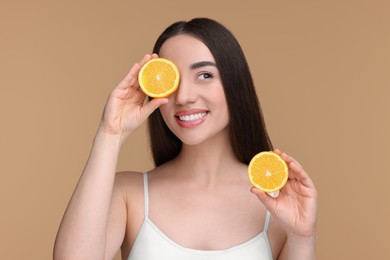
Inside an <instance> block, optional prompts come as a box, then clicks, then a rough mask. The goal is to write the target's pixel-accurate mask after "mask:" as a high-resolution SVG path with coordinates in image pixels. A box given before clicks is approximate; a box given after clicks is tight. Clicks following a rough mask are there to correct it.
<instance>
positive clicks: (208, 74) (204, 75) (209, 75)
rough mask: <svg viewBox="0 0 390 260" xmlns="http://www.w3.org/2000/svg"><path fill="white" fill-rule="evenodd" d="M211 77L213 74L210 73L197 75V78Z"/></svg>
mask: <svg viewBox="0 0 390 260" xmlns="http://www.w3.org/2000/svg"><path fill="white" fill-rule="evenodd" d="M212 77H213V74H211V73H201V74H200V75H199V76H198V79H200V80H205V79H210V78H212Z"/></svg>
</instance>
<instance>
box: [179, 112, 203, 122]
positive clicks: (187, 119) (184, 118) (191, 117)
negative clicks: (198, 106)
mask: <svg viewBox="0 0 390 260" xmlns="http://www.w3.org/2000/svg"><path fill="white" fill-rule="evenodd" d="M205 116H206V112H202V113H197V114H191V115H185V116H179V119H180V120H181V121H184V122H192V121H196V120H199V119H201V118H203V117H205Z"/></svg>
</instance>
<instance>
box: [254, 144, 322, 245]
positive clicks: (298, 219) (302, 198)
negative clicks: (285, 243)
mask: <svg viewBox="0 0 390 260" xmlns="http://www.w3.org/2000/svg"><path fill="white" fill-rule="evenodd" d="M274 152H275V153H277V154H279V155H280V156H281V157H282V158H283V159H284V160H285V161H286V163H287V165H288V168H289V177H288V178H289V180H288V181H287V183H286V185H285V186H284V187H283V188H282V189H281V190H280V193H279V196H278V197H277V198H272V197H271V196H269V195H268V194H267V193H265V192H262V191H260V190H259V189H257V188H255V187H253V188H251V192H253V193H254V194H256V195H257V197H258V198H259V199H260V201H261V202H263V204H264V206H265V207H266V208H267V210H268V211H270V213H271V214H272V216H273V217H274V218H275V219H276V220H277V221H278V222H279V223H280V224H281V225H282V226H283V227H284V228H285V230H286V232H287V236H294V237H299V238H313V237H315V229H316V219H317V190H316V188H315V186H314V183H313V181H312V180H311V179H310V177H309V175H308V174H307V173H306V172H305V170H304V169H303V168H302V166H301V165H300V164H299V163H298V162H297V161H296V160H295V159H294V158H292V157H291V156H289V155H287V154H285V153H282V152H280V151H279V150H277V149H276V150H274Z"/></svg>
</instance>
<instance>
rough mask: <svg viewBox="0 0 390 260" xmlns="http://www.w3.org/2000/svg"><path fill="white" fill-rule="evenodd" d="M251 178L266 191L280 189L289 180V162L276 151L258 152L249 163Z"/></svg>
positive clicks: (253, 183)
mask: <svg viewBox="0 0 390 260" xmlns="http://www.w3.org/2000/svg"><path fill="white" fill-rule="evenodd" d="M248 174H249V180H250V182H251V183H252V185H253V186H255V187H256V188H258V189H260V190H262V191H264V192H275V191H279V190H280V189H281V188H283V186H284V185H285V184H286V182H287V180H288V166H287V163H286V162H285V161H284V160H283V158H282V157H280V156H279V155H278V154H277V153H274V152H261V153H258V154H256V155H255V156H254V157H253V158H252V160H251V161H250V163H249V165H248Z"/></svg>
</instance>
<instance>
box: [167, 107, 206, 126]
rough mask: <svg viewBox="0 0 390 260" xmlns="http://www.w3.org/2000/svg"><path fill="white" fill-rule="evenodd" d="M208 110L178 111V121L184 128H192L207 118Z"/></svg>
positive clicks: (176, 116)
mask: <svg viewBox="0 0 390 260" xmlns="http://www.w3.org/2000/svg"><path fill="white" fill-rule="evenodd" d="M207 114H208V112H207V111H201V112H192V113H188V112H187V113H178V114H177V115H175V118H176V122H177V123H178V124H179V125H180V126H181V127H184V128H191V127H195V126H198V125H200V124H201V123H203V122H204V121H205V120H206V118H207Z"/></svg>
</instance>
